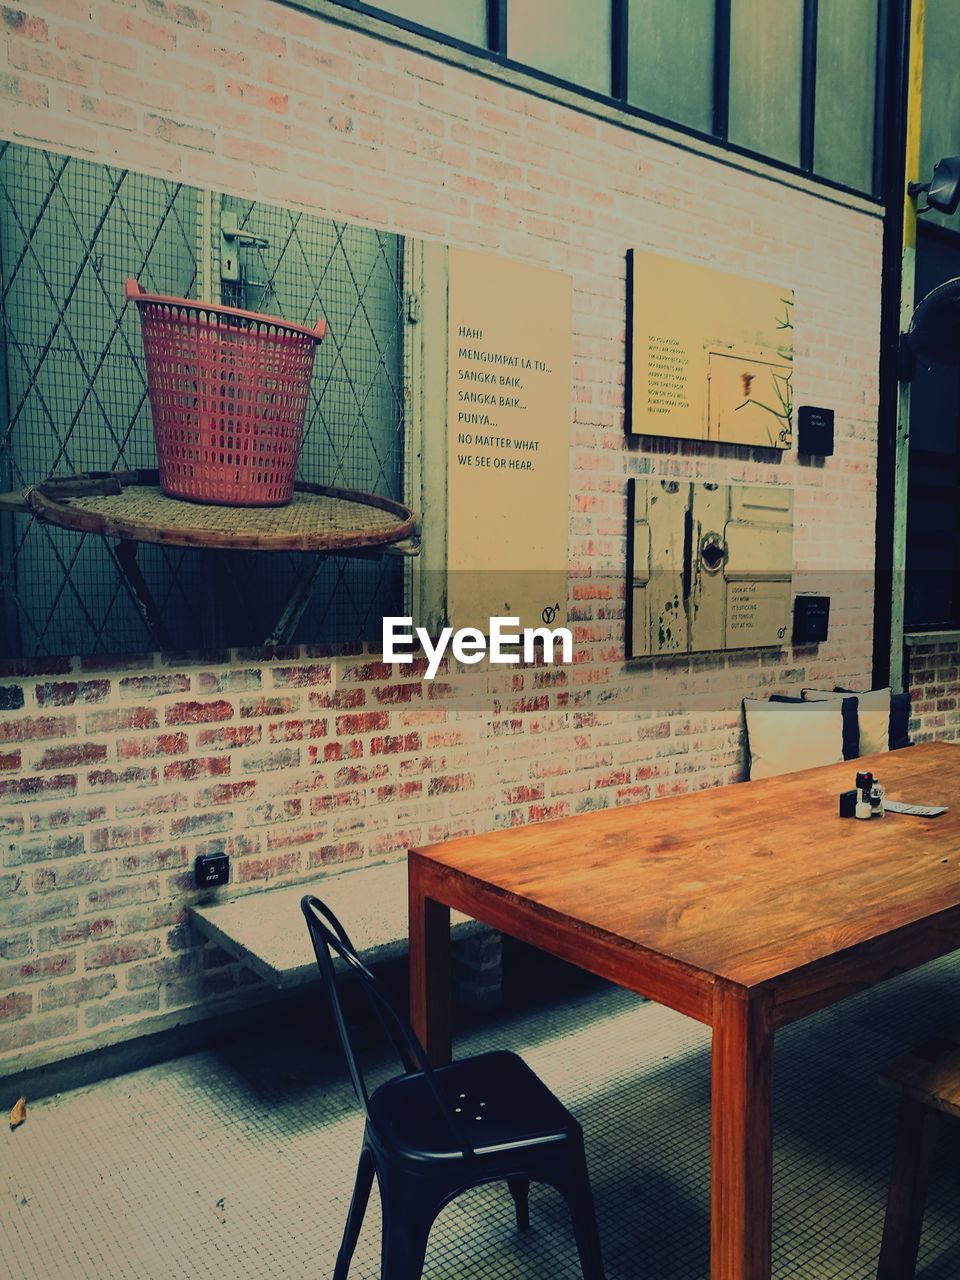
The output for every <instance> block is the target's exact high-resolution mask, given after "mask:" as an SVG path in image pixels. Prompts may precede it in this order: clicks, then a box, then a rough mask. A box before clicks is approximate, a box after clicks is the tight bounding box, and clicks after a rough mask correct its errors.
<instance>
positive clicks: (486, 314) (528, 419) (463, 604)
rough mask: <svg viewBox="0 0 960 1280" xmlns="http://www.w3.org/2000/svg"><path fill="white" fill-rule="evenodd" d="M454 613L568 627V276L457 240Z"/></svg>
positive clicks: (450, 392) (452, 333) (451, 505)
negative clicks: (467, 246)
mask: <svg viewBox="0 0 960 1280" xmlns="http://www.w3.org/2000/svg"><path fill="white" fill-rule="evenodd" d="M448 252H449V258H448V271H449V277H448V278H449V294H448V314H447V326H448V357H447V546H446V557H447V618H448V621H449V622H450V623H451V624H452V625H454V626H465V625H472V626H478V627H480V628H481V629H482V630H486V628H487V626H488V620H489V619H490V618H491V617H495V616H503V617H506V616H513V617H517V618H519V619H520V625H521V626H524V627H527V626H532V627H539V626H543V625H544V624H549V625H551V626H560V625H563V623H564V621H565V618H566V600H567V531H568V525H569V520H570V380H571V363H570V346H571V337H570V335H571V330H572V309H573V289H572V283H571V280H570V277H569V276H567V275H564V274H563V273H562V272H559V271H553V270H549V269H547V268H545V267H540V266H532V265H530V264H528V263H523V262H513V261H510V260H508V259H506V258H500V257H496V256H494V255H492V254H486V253H479V252H475V251H473V250H468V249H459V248H451V249H450V250H449V251H448Z"/></svg>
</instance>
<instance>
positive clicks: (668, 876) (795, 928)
mask: <svg viewBox="0 0 960 1280" xmlns="http://www.w3.org/2000/svg"><path fill="white" fill-rule="evenodd" d="M867 769H870V770H873V771H874V772H875V773H876V774H877V776H878V777H879V778H880V780H881V781H882V783H883V784H884V787H885V788H886V792H887V795H888V797H889V798H890V799H891V800H906V801H910V802H913V803H917V804H945V805H947V806H949V807H948V811H947V813H945V814H943V815H942V816H941V817H938V818H916V817H907V816H904V815H898V814H887V815H886V816H885V817H884V818H883V819H882V820H878V819H872V820H870V821H868V822H860V821H856V820H855V819H842V818H840V817H839V816H838V796H839V793H840V792H841V791H846V790H849V789H850V788H851V787H852V786H853V785H854V780H855V775H856V773H857V771H858V770H867ZM411 857H412V858H415V859H416V858H422V859H424V860H427V861H429V862H430V863H432V864H433V865H434V866H435V867H437V868H439V869H440V874H441V876H446V875H449V872H453V873H455V874H454V876H453V877H452V879H456V880H461V881H462V880H463V878H464V877H466V878H467V883H469V882H470V881H475V882H476V883H477V885H478V886H481V885H482V886H483V887H484V890H485V891H487V892H489V891H492V892H493V893H495V894H496V895H497V896H498V897H500V898H503V899H505V900H507V901H508V902H512V903H514V904H522V906H523V909H524V910H525V911H527V912H530V911H532V912H533V913H535V914H536V915H538V916H539V917H540V918H541V919H542V924H543V926H544V928H546V929H549V927H550V923H551V921H554V922H556V923H559V922H561V921H562V922H563V923H564V924H567V923H568V922H570V921H576V922H577V925H578V927H580V928H582V929H583V930H584V931H586V932H587V933H589V934H594V935H595V936H597V937H600V938H603V939H605V940H607V941H609V940H611V939H616V940H618V942H619V943H620V945H624V946H626V947H628V948H629V947H636V948H638V949H639V950H640V951H642V952H645V953H647V954H650V955H658V956H665V957H668V958H669V959H670V960H672V961H674V962H677V963H678V964H679V965H680V966H682V967H683V968H685V969H686V970H687V971H689V972H694V973H699V974H701V975H703V974H708V975H711V976H712V977H719V978H725V979H728V980H729V981H731V982H733V983H736V984H738V985H740V986H743V987H746V988H752V987H756V986H759V985H760V984H771V983H772V984H774V985H775V984H776V982H777V980H778V979H780V978H783V977H785V976H786V975H790V974H796V972H797V970H799V969H802V968H804V967H805V966H808V965H811V964H814V963H815V962H817V961H819V960H825V959H826V958H828V957H833V956H836V955H837V954H838V953H841V952H845V951H846V950H847V949H849V948H856V947H858V946H860V945H861V944H865V943H869V941H870V940H871V939H877V938H887V937H888V935H890V934H891V933H893V932H894V931H895V930H897V929H900V928H902V927H904V926H908V925H911V924H916V923H917V922H919V921H930V920H934V919H935V918H936V917H938V916H939V915H940V914H941V913H945V912H946V913H949V912H951V911H952V912H953V914H952V915H947V916H946V917H945V918H944V920H943V924H944V926H945V927H946V928H948V929H955V930H956V946H957V947H960V747H958V746H956V745H952V744H948V743H927V744H923V745H919V746H915V747H909V748H906V749H904V750H901V751H896V752H891V753H889V754H883V755H877V756H867V757H862V758H861V759H859V760H852V761H846V762H845V763H843V764H839V765H831V766H829V767H827V768H822V769H809V770H806V771H804V772H802V773H795V774H789V775H786V776H783V777H779V778H770V779H765V780H764V781H760V782H748V783H741V784H738V785H736V786H728V787H722V788H718V789H715V790H710V791H699V792H695V793H692V794H688V795H684V796H674V797H669V798H667V799H663V800H655V801H650V802H648V803H646V804H640V805H631V806H629V807H625V808H619V809H608V810H603V811H595V812H590V813H587V814H582V815H580V816H578V817H574V818H561V819H558V820H555V821H552V822H545V823H539V824H537V825H532V826H527V827H514V828H510V829H508V830H504V831H496V832H491V833H490V834H486V835H476V836H469V837H463V838H460V839H456V840H450V841H447V842H445V843H443V844H434V845H429V846H424V847H422V848H420V849H414V850H411ZM446 869H448V870H446ZM947 941H948V942H949V938H948V939H947ZM949 949H950V946H949V945H948V946H944V947H943V948H942V950H949Z"/></svg>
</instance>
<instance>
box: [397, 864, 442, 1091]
mask: <svg viewBox="0 0 960 1280" xmlns="http://www.w3.org/2000/svg"><path fill="white" fill-rule="evenodd" d="M408 891H409V904H410V926H409V927H410V1021H411V1022H412V1024H413V1029H414V1031H415V1032H416V1033H417V1035H418V1036H419V1038H420V1043H421V1044H422V1045H423V1047H424V1049H426V1051H427V1057H428V1058H429V1059H430V1061H431V1062H432V1063H433V1064H434V1065H435V1066H439V1065H440V1064H441V1063H444V1062H449V1061H450V1056H451V1036H450V908H449V907H445V906H444V905H443V904H442V903H440V902H435V901H434V900H433V899H432V898H429V897H427V895H426V892H425V891H424V887H423V884H422V881H421V874H420V868H419V866H418V865H417V863H416V862H415V861H413V860H411V861H410V863H409V866H408Z"/></svg>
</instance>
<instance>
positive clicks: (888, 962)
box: [409, 743, 960, 1280]
mask: <svg viewBox="0 0 960 1280" xmlns="http://www.w3.org/2000/svg"><path fill="white" fill-rule="evenodd" d="M857 768H860V769H873V770H874V771H875V772H876V773H877V774H878V775H879V776H880V778H881V779H882V781H883V782H884V784H885V786H886V788H887V793H888V795H889V796H890V798H891V799H903V800H912V801H916V802H918V803H929V804H938V803H939V804H948V805H949V806H950V808H949V810H948V812H947V813H946V814H944V815H943V816H942V817H940V818H936V819H923V818H909V817H903V816H898V815H895V814H888V815H887V816H886V817H885V818H884V819H883V820H882V821H881V820H877V819H873V820H872V821H869V822H857V821H855V820H853V819H849V820H843V819H840V818H839V817H838V816H837V797H838V794H839V793H840V791H843V790H847V789H848V788H850V787H851V786H852V785H853V782H854V775H855V772H856V770H857ZM409 897H410V965H411V975H410V977H411V1011H412V1017H413V1021H414V1025H415V1027H416V1029H417V1031H418V1033H419V1034H420V1036H421V1037H422V1038H423V1041H424V1043H425V1045H426V1047H427V1050H428V1052H429V1054H430V1056H431V1057H432V1058H433V1059H434V1060H435V1061H445V1060H447V1059H448V1058H449V1055H450V1021H449V1004H450V985H449V984H450V977H449V972H450V966H449V913H450V908H451V907H452V908H455V909H456V910H458V911H462V912H463V913H465V914H466V915H469V916H473V917H475V918H476V919H478V920H482V921H484V922H485V923H487V924H489V925H492V926H493V927H494V928H497V929H501V930H503V931H504V932H505V933H508V934H511V935H513V936H514V937H516V938H521V939H522V940H523V941H525V942H529V943H532V944H534V945H535V946H538V947H541V948H543V950H545V951H549V952H551V953H552V954H553V955H556V956H559V957H561V958H562V959H564V960H568V961H572V962H573V963H574V964H577V965H580V966H581V967H583V968H584V969H589V970H590V971H591V972H593V973H596V974H599V975H600V976H601V977H604V978H607V979H609V980H611V981H613V982H616V983H618V984H619V985H621V986H623V987H627V988H629V989H630V990H632V991H637V992H639V993H641V994H642V995H645V996H649V997H650V998H651V999H653V1000H656V1001H658V1002H659V1003H661V1004H665V1005H668V1006H669V1007H670V1008H672V1009H677V1010H679V1011H680V1012H681V1013H685V1014H688V1015H689V1016H690V1017H692V1018H697V1019H698V1020H699V1021H700V1022H704V1023H706V1024H707V1025H709V1026H710V1027H712V1029H713V1060H712V1062H713V1068H712V1069H713V1076H712V1079H713V1084H712V1106H711V1111H712V1121H711V1177H710V1185H711V1215H710V1220H711V1254H710V1256H711V1267H710V1274H711V1276H712V1278H713V1280H768V1278H769V1276H770V1259H771V1200H772V1145H773V1124H772V1116H771V1102H772V1079H773V1041H774V1034H775V1032H776V1031H777V1029H778V1028H779V1027H783V1026H786V1025H787V1024H788V1023H790V1022H794V1021H796V1020H797V1019H798V1018H802V1017H805V1016H806V1015H807V1014H809V1013H813V1012H814V1011H815V1010H817V1009H823V1008H825V1007H826V1006H827V1005H831V1004H834V1003H836V1002H837V1001H838V1000H842V999H844V998H845V997H846V996H849V995H852V994H853V993H854V992H857V991H862V990H863V989H864V988H866V987H869V986H872V985H873V984H874V983H876V982H880V981H881V980H882V979H884V978H888V977H891V976H892V975H893V974H896V973H901V972H903V971H904V970H906V969H910V968H913V967H914V966H916V965H919V964H922V963H924V962H925V961H927V960H931V959H933V958H934V957H936V956H940V955H944V954H945V953H946V952H949V951H953V950H955V949H957V948H960V749H958V748H957V747H956V746H952V745H948V744H945V743H930V744H926V745H923V746H916V747H910V748H908V749H906V750H903V751H898V752H894V753H891V754H889V755H880V756H873V757H866V758H864V759H862V760H860V761H856V762H848V763H846V764H842V765H831V766H829V767H828V768H825V769H810V770H807V771H805V772H803V773H796V774H791V775H789V776H786V777H782V778H772V779H769V780H766V781H763V782H751V783H744V784H742V785H740V786H732V787H723V788H720V789H718V790H713V791H701V792H697V793H694V794H691V795H685V796H679V797H671V798H669V799H664V800H657V801H654V802H652V803H649V804H643V805H633V806H630V807H629V808H622V809H610V810H606V811H603V812H593V813H589V814H583V815H582V816H580V817H576V818H563V819H560V820H559V821H555V822H545V823H541V824H539V825H534V826H528V827H521V828H511V829H510V830H506V831H497V832H493V833H491V834H489V835H478V836H470V837H465V838H462V839H458V840H451V841H449V842H447V843H446V844H438V845H430V846H428V847H425V848H420V849H412V850H411V851H410V858H409Z"/></svg>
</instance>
